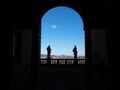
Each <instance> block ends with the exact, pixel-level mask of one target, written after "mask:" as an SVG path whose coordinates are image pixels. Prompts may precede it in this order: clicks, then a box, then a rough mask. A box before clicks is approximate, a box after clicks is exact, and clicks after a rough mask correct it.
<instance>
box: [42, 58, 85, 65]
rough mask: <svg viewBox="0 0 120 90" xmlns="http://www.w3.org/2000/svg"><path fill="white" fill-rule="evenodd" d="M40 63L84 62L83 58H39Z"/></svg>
mask: <svg viewBox="0 0 120 90" xmlns="http://www.w3.org/2000/svg"><path fill="white" fill-rule="evenodd" d="M40 61H41V62H40V63H41V64H51V65H75V64H85V59H43V58H42V59H40Z"/></svg>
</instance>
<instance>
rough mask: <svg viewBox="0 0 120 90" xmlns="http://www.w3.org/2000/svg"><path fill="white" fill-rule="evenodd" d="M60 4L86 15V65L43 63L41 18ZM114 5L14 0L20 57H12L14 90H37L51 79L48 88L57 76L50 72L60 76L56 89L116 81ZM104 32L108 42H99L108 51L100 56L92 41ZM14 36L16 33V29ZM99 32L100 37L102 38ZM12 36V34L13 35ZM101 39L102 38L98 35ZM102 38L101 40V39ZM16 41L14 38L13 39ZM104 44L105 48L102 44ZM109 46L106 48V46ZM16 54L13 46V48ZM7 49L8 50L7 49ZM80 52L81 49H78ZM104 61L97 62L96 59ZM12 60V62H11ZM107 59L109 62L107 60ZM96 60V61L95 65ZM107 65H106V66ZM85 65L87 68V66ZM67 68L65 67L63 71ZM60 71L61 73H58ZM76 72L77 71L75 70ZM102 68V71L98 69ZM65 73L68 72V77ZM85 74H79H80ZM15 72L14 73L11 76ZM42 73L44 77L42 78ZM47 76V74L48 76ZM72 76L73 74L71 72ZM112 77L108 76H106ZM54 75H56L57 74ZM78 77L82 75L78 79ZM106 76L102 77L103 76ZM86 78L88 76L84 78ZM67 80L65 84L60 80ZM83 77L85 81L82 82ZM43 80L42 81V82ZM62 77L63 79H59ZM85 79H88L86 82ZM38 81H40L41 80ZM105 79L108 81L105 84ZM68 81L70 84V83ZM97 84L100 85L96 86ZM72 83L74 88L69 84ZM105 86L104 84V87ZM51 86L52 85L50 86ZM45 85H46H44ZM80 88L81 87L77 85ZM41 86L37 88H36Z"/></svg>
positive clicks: (87, 0)
mask: <svg viewBox="0 0 120 90" xmlns="http://www.w3.org/2000/svg"><path fill="white" fill-rule="evenodd" d="M56 6H67V7H70V8H72V9H74V10H76V11H77V12H78V13H79V14H80V15H81V17H82V19H83V23H84V30H85V55H86V56H85V58H86V64H85V66H84V67H76V68H75V67H71V70H70V68H68V67H67V68H65V69H63V67H62V68H60V67H57V68H56V67H49V66H45V67H41V68H39V67H40V65H39V62H40V61H39V58H40V51H41V50H40V45H41V42H40V40H41V26H40V24H41V18H42V16H43V15H44V14H45V13H46V12H47V11H48V10H49V9H51V8H53V7H56ZM110 10H111V9H110V6H109V1H108V0H96V1H94V2H92V1H91V0H34V1H32V2H31V1H22V0H21V1H13V6H12V32H16V33H17V34H16V35H17V36H16V38H17V39H16V40H17V46H16V59H15V60H11V61H9V62H8V63H9V66H10V67H11V68H10V72H11V73H8V75H9V78H10V79H11V80H10V87H11V89H12V90H22V89H28V88H31V89H32V90H35V88H36V87H37V85H38V86H39V90H40V88H42V86H44V84H43V82H47V81H48V82H49V83H47V84H45V87H46V89H48V88H50V87H51V88H53V87H54V86H53V87H52V81H54V82H55V80H53V79H51V78H49V74H50V73H51V74H50V76H53V75H54V76H57V77H58V81H56V82H57V84H55V83H54V84H55V85H56V87H54V88H53V90H55V89H59V88H61V89H65V90H67V89H66V88H69V89H73V90H75V88H76V85H77V87H78V88H79V90H80V88H82V89H85V90H87V89H86V88H85V87H88V88H89V89H90V88H92V89H94V90H99V89H104V88H105V89H108V88H110V87H108V86H110V85H111V84H112V77H111V73H112V72H111V69H110V68H111V60H110V58H111V55H112V54H111V52H112V51H111V43H112V42H111V32H110V26H111V25H110V22H111V21H110V17H111V16H110V15H111V14H110V13H111V12H110ZM92 32H95V33H99V32H102V35H103V36H104V39H105V40H104V42H105V44H102V43H100V44H98V47H99V48H97V49H98V51H99V50H100V51H101V52H104V53H105V55H102V53H101V55H102V56H103V57H104V58H99V56H97V55H96V54H95V55H93V54H92V52H94V49H93V48H92V47H93V46H92V45H96V44H95V42H94V39H93V38H94V36H95V35H94V33H92ZM10 34H11V37H12V33H10ZM99 35H101V34H98V36H97V38H99ZM9 36H10V35H9ZM97 40H98V42H99V39H97ZM6 42H7V41H6ZM100 42H101V41H100ZM11 44H12V40H11ZM101 45H102V50H101V47H100V46H101ZM104 48H105V50H103V49H104ZM9 51H10V52H11V55H12V49H9ZM6 52H7V50H6ZM78 52H79V51H78ZM93 58H99V61H104V60H105V61H104V62H102V63H103V64H99V63H98V64H97V63H93V62H96V59H93ZM11 62H12V64H11ZM106 63H107V64H106ZM93 64H96V66H97V67H96V66H94V65H93ZM104 65H105V66H104ZM83 68H84V69H83ZM62 70H65V71H62ZM58 71H60V72H61V73H60V72H59V74H58ZM73 72H75V73H76V74H73ZM82 72H84V73H82ZM97 72H99V73H97ZM60 75H62V76H63V78H64V79H63V80H62V79H61V81H60V79H59V76H60ZM64 75H66V76H65V77H64ZM68 75H71V76H73V77H74V78H75V79H72V82H78V83H76V85H75V84H73V83H70V81H69V80H70V79H65V78H68V77H67V76H68ZM80 75H81V77H82V78H83V80H81V79H82V78H79V76H80ZM108 75H109V77H108ZM10 76H11V77H10ZM39 76H41V77H43V78H40V77H39ZM83 76H84V77H83ZM45 77H47V78H46V79H45ZM69 77H70V76H69ZM106 77H108V78H106ZM53 78H54V77H53ZM77 78H78V79H77ZM100 78H101V79H102V80H101V79H100ZM84 79H86V80H84ZM64 80H65V82H66V83H64V84H63V85H62V86H61V87H60V83H62V82H64ZM80 80H81V82H79V81H80ZM40 81H41V82H40ZM59 81H60V82H59ZM84 81H85V82H84ZM38 82H40V83H39V84H38ZM82 82H84V85H83V86H84V87H82ZM102 82H105V83H104V85H103V84H102ZM67 83H68V84H67ZM94 85H96V87H94ZM69 86H71V88H70V87H69ZM101 86H102V87H101ZM47 87H48V88H47ZM43 88H44V87H43ZM44 89H45V88H44ZM76 89H77V88H76ZM36 90H37V89H36Z"/></svg>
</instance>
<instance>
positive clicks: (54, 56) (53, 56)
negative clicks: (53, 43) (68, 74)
mask: <svg viewBox="0 0 120 90" xmlns="http://www.w3.org/2000/svg"><path fill="white" fill-rule="evenodd" d="M43 57H47V55H46V54H41V58H43ZM51 57H52V58H73V56H68V55H51ZM77 58H78V59H85V56H78V57H77Z"/></svg>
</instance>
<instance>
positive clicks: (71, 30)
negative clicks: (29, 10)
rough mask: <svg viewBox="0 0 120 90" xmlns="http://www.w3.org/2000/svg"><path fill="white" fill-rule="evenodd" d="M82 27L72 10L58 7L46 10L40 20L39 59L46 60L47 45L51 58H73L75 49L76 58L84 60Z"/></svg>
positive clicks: (78, 17)
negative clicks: (49, 48)
mask: <svg viewBox="0 0 120 90" xmlns="http://www.w3.org/2000/svg"><path fill="white" fill-rule="evenodd" d="M83 29H84V25H83V20H82V18H81V16H80V15H79V14H78V13H77V12H76V11H75V10H73V9H72V8H69V7H66V6H58V7H54V8H52V9H50V10H48V11H47V12H46V13H45V14H44V15H43V17H42V19H41V58H47V50H46V48H47V47H48V45H50V47H51V58H73V48H74V46H75V45H76V47H77V58H82V59H83V58H84V59H85V38H84V30H83Z"/></svg>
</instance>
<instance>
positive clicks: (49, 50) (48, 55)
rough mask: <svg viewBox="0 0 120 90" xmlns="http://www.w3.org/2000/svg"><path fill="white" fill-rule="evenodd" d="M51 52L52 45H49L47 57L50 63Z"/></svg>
mask: <svg viewBox="0 0 120 90" xmlns="http://www.w3.org/2000/svg"><path fill="white" fill-rule="evenodd" d="M50 54H51V48H50V45H49V46H48V47H47V59H48V63H50Z"/></svg>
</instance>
